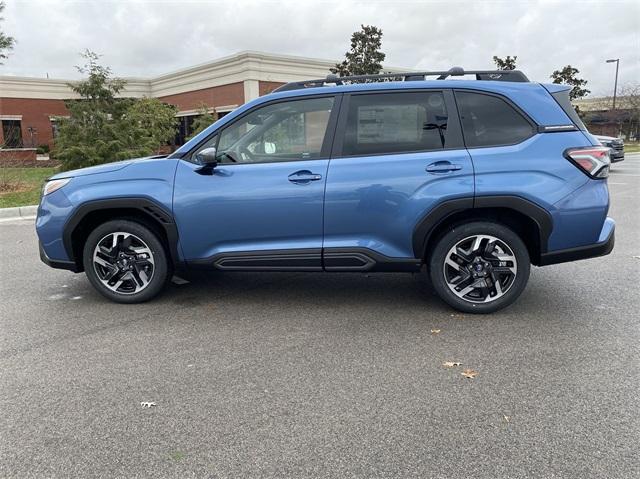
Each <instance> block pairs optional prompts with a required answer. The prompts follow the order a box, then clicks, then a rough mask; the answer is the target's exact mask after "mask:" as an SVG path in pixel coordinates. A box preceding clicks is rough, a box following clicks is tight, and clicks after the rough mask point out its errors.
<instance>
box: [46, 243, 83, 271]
mask: <svg viewBox="0 0 640 479" xmlns="http://www.w3.org/2000/svg"><path fill="white" fill-rule="evenodd" d="M38 250H39V251H40V260H41V261H42V262H43V263H44V264H46V265H47V266H51V267H52V268H56V269H66V270H68V271H73V272H74V273H79V272H80V269H79V268H78V266H77V265H76V263H75V262H74V261H65V260H59V259H51V258H49V257H48V256H47V253H45V251H44V248H43V247H42V243H41V242H40V241H38Z"/></svg>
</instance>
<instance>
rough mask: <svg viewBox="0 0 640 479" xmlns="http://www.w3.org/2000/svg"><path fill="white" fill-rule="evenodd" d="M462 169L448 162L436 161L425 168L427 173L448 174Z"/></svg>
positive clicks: (460, 166)
mask: <svg viewBox="0 0 640 479" xmlns="http://www.w3.org/2000/svg"><path fill="white" fill-rule="evenodd" d="M461 169H462V165H458V164H455V163H451V162H450V161H436V162H435V163H431V164H430V165H429V166H427V168H426V170H427V172H429V173H448V172H450V171H458V170H461Z"/></svg>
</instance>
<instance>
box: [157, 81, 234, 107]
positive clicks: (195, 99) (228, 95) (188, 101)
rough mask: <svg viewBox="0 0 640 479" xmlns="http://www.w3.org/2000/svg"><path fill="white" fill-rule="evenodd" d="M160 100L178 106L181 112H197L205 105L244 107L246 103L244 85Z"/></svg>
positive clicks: (221, 87)
mask: <svg viewBox="0 0 640 479" xmlns="http://www.w3.org/2000/svg"><path fill="white" fill-rule="evenodd" d="M159 100H160V101H163V102H165V103H171V104H173V105H176V106H177V107H178V110H180V111H184V110H197V109H198V108H200V106H201V105H202V104H203V103H205V104H206V105H207V106H210V107H216V106H225V105H242V104H243V103H244V85H243V84H242V83H230V84H229V85H221V86H216V87H212V88H205V89H203V90H195V91H190V92H185V93H178V94H176V95H168V96H163V97H159Z"/></svg>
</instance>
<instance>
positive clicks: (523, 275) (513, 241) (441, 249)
mask: <svg viewBox="0 0 640 479" xmlns="http://www.w3.org/2000/svg"><path fill="white" fill-rule="evenodd" d="M529 270H530V260H529V253H528V251H527V247H526V246H525V244H524V243H523V241H522V239H520V237H519V236H518V235H517V234H516V233H514V232H513V231H512V230H511V229H509V228H507V227H506V226H504V225H501V224H498V223H491V222H484V221H478V222H472V223H466V224H462V225H458V226H455V227H454V228H452V229H451V230H450V231H448V232H447V233H445V234H444V235H442V236H441V237H440V239H439V240H438V242H437V244H436V246H435V248H434V250H433V252H432V254H431V256H430V259H429V274H430V277H431V282H432V285H433V287H434V288H435V290H436V292H437V293H438V295H439V296H440V298H442V299H443V300H444V301H445V302H446V303H448V304H449V305H451V306H453V307H454V308H455V309H457V310H459V311H462V312H465V313H492V312H494V311H498V310H500V309H502V308H504V307H506V306H508V305H510V304H511V303H512V302H513V301H515V300H516V298H518V296H520V294H521V293H522V291H523V290H524V288H525V286H526V284H527V281H528V279H529Z"/></svg>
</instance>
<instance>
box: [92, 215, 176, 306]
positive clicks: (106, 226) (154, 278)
mask: <svg viewBox="0 0 640 479" xmlns="http://www.w3.org/2000/svg"><path fill="white" fill-rule="evenodd" d="M115 233H126V234H129V235H130V236H129V238H131V239H129V240H128V242H127V243H124V241H126V238H127V237H126V236H125V235H115V236H116V237H117V238H120V243H121V245H120V246H118V247H112V248H111V250H112V251H113V253H111V252H109V256H108V258H107V257H103V256H101V258H100V259H102V260H103V262H104V258H107V261H106V263H109V266H108V267H106V265H105V266H101V265H99V264H97V263H94V252H95V251H96V247H97V246H98V244H99V243H100V244H101V245H103V246H104V245H107V244H108V242H109V241H110V239H112V238H113V236H114V234H115ZM110 235H111V236H110ZM132 241H133V242H134V244H133V246H138V247H139V248H138V250H142V251H144V252H145V253H142V254H140V255H135V254H134V252H133V249H132V248H133V246H131V243H132ZM126 245H129V246H126ZM141 245H143V246H145V247H146V249H145V248H143V247H142V246H141ZM104 249H107V248H104ZM118 251H120V252H122V255H124V256H125V260H128V261H129V263H128V264H129V268H130V269H131V273H129V275H127V273H126V271H124V272H123V271H121V270H119V269H118V267H119V266H118V265H119V264H122V263H121V262H122V260H120V261H121V262H120V263H117V262H114V264H115V266H114V265H111V263H112V262H113V261H112V259H117V255H118V254H120V253H118ZM147 251H148V252H149V253H147ZM99 254H100V255H101V254H102V253H99ZM112 254H113V255H114V256H115V257H116V258H111V255H112ZM127 255H128V256H127ZM143 256H145V257H146V256H151V259H150V260H147V261H146V262H145V261H144V259H142V260H137V258H138V257H143ZM134 259H135V261H134ZM82 260H83V263H84V270H85V273H86V275H87V278H89V281H90V282H91V284H92V285H93V287H94V288H95V289H96V290H97V291H98V292H99V293H100V294H102V295H103V296H105V297H106V298H108V299H110V300H112V301H115V302H117V303H127V304H132V303H142V302H144V301H148V300H150V299H151V298H153V297H154V296H156V295H157V294H158V293H160V291H162V289H163V288H164V286H165V285H166V284H167V283H168V280H169V279H170V278H171V265H170V263H169V257H168V255H167V252H166V250H165V248H164V246H163V245H162V242H161V241H160V238H159V236H158V234H157V233H155V232H154V231H153V230H152V229H150V228H149V227H147V226H145V225H143V224H141V223H138V222H136V221H132V220H125V219H120V220H112V221H108V222H106V223H103V224H101V225H100V226H98V227H96V228H95V229H94V230H93V231H92V232H91V233H90V234H89V237H88V238H87V241H86V242H85V245H84V250H83V255H82ZM131 263H136V264H135V265H133V264H131ZM142 264H144V266H141V265H142ZM111 268H114V269H111ZM132 268H135V269H136V272H137V269H138V268H140V269H144V270H145V271H141V272H140V273H137V276H135V278H137V279H134V277H133V276H132V275H133V269H132ZM111 271H117V272H116V273H115V274H114V276H113V280H110V281H114V282H115V284H118V282H117V280H118V279H122V278H125V279H124V280H123V282H122V283H120V284H121V286H119V287H118V290H112V289H110V287H109V286H107V285H106V284H105V283H104V282H103V281H105V278H108V277H109V272H111ZM103 273H105V274H103ZM99 274H102V276H103V278H102V279H101V277H100V276H99ZM116 275H120V276H119V277H117V276H116ZM143 275H144V276H143ZM147 275H148V276H147ZM141 277H143V279H140V278H141ZM145 281H146V283H145V284H144V286H142V285H141V284H140V283H144V282H145ZM108 282H109V281H108ZM115 284H114V285H112V286H111V287H113V286H115ZM134 288H135V289H134ZM138 288H141V289H140V290H139V291H136V290H137V289H138ZM132 289H133V290H132Z"/></svg>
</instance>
